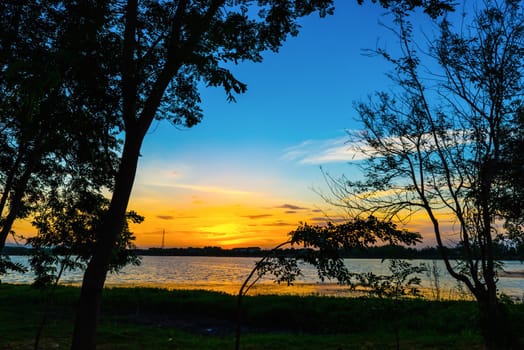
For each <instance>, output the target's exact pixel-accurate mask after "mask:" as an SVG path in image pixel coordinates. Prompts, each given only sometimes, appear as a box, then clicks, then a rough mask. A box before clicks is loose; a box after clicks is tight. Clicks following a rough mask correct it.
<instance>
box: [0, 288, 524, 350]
mask: <svg viewBox="0 0 524 350" xmlns="http://www.w3.org/2000/svg"><path fill="white" fill-rule="evenodd" d="M78 293H79V289H78V288H76V287H58V288H57V290H56V291H55V293H54V294H53V295H52V296H51V297H48V295H47V293H45V292H41V291H38V290H35V289H34V288H32V287H30V286H27V285H6V284H3V285H0V322H1V324H2V327H1V328H0V349H32V348H33V342H34V337H35V334H36V332H37V329H38V325H39V323H40V321H41V319H42V316H43V312H44V310H45V308H46V305H47V308H48V310H49V314H48V319H47V322H46V325H45V328H44V329H43V332H42V344H43V347H41V348H43V349H57V348H59V349H62V348H68V346H69V342H70V336H71V332H72V323H73V319H74V311H75V304H76V300H77V297H78ZM510 312H511V313H512V315H513V316H514V317H515V322H514V324H515V325H516V326H518V327H522V324H524V305H522V304H515V305H510ZM242 315H243V337H242V349H251V350H258V349H277V348H285V349H341V350H343V349H393V348H396V340H395V339H396V336H395V334H396V331H395V330H397V331H398V335H399V339H400V343H401V348H402V349H421V348H424V349H481V348H482V340H481V337H480V335H479V333H478V330H477V328H476V324H477V311H476V305H475V304H474V303H472V302H467V301H445V302H435V301H427V300H418V299H417V300H405V301H400V302H399V303H397V304H395V303H392V302H391V301H390V300H381V299H372V298H340V297H339V298H330V297H315V296H308V297H305V296H271V295H264V296H253V297H247V298H246V299H245V301H244V304H243V308H242ZM235 322H236V298H235V297H234V296H231V295H227V294H225V293H216V292H209V291H194V290H192V291H188V290H174V291H169V290H165V289H149V288H111V289H107V290H105V292H104V300H103V316H102V319H101V323H100V332H99V339H98V344H99V347H98V348H99V349H188V350H192V349H232V348H233V344H234V329H235V325H236V323H235ZM520 334H522V332H520Z"/></svg>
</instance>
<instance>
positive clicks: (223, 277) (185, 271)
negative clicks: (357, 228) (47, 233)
mask: <svg viewBox="0 0 524 350" xmlns="http://www.w3.org/2000/svg"><path fill="white" fill-rule="evenodd" d="M12 260H13V261H14V262H19V263H22V264H24V265H26V266H28V262H27V257H22V256H14V257H12ZM256 261H258V259H257V258H237V257H234V258H228V257H196V256H145V257H143V258H142V264H141V265H140V266H127V267H125V268H124V269H123V270H122V271H121V272H119V273H116V274H110V275H108V278H107V283H106V285H107V286H123V287H134V286H146V287H155V288H167V289H205V290H214V291H220V292H225V293H229V294H236V293H237V292H238V289H239V288H240V285H241V284H242V282H243V281H244V279H245V278H246V276H247V275H248V274H249V272H250V271H251V269H252V268H253V266H254V264H255V262H256ZM345 262H346V265H347V266H348V267H349V268H350V269H351V271H353V272H370V271H371V272H374V273H375V274H383V275H389V274H390V273H389V270H388V264H387V263H382V262H381V260H380V259H346V260H345ZM410 262H411V263H413V264H419V263H422V262H425V263H431V261H424V260H412V261H410ZM437 264H438V268H439V269H440V271H441V277H440V284H441V290H442V295H443V296H444V298H452V299H454V298H458V297H463V295H461V293H462V292H461V290H460V287H459V286H457V282H456V281H455V280H454V279H452V278H451V277H450V276H448V275H447V273H446V272H445V267H444V264H443V263H442V262H441V261H438V262H437ZM504 270H505V271H508V272H509V273H508V274H504V275H502V276H501V277H500V281H499V288H500V290H501V292H504V293H505V294H507V295H510V296H512V297H516V298H522V297H523V293H524V277H522V275H521V274H519V273H518V272H522V271H523V270H524V265H523V264H522V263H520V262H519V261H505V262H504ZM302 272H303V274H304V276H303V277H302V278H300V280H298V281H297V283H296V284H295V285H294V286H291V287H288V286H286V285H277V284H275V283H274V282H272V280H271V279H270V278H265V279H263V280H261V281H260V282H259V283H258V284H257V285H255V287H254V289H252V290H250V294H294V295H309V294H316V295H330V296H331V295H335V296H336V295H348V288H347V287H344V286H339V285H337V284H336V283H334V282H332V281H331V282H330V281H327V282H320V281H319V279H318V276H317V273H316V270H315V269H314V268H312V267H311V266H309V265H302ZM420 277H421V278H422V287H423V288H424V289H425V291H426V294H427V295H429V294H430V293H429V288H430V283H429V280H428V277H427V276H425V275H423V276H420ZM33 278H34V275H33V274H32V273H31V272H29V273H26V274H23V275H22V274H9V275H7V276H4V277H3V278H2V280H3V281H4V282H7V283H31V282H32V280H33ZM81 282H82V272H81V271H72V272H71V271H70V272H67V273H65V274H64V276H63V278H62V280H61V283H62V284H65V285H80V283H81Z"/></svg>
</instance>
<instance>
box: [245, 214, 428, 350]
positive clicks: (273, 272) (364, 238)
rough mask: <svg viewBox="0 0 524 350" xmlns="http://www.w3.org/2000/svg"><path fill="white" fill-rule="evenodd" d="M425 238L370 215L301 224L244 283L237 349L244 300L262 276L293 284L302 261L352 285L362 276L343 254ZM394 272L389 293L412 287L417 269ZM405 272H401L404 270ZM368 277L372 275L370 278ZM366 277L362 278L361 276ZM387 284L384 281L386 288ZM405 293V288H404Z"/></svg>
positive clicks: (321, 274)
mask: <svg viewBox="0 0 524 350" xmlns="http://www.w3.org/2000/svg"><path fill="white" fill-rule="evenodd" d="M421 238H422V236H421V235H420V234H419V233H416V232H409V231H407V230H403V229H398V228H397V225H395V224H394V223H392V222H383V221H379V220H377V218H375V217H373V216H370V217H368V218H365V219H362V218H355V219H351V220H347V221H346V222H344V223H341V224H333V223H331V222H328V223H327V224H326V225H324V226H319V225H314V226H311V225H308V224H307V223H303V224H301V225H300V226H299V227H297V229H296V230H294V231H291V232H290V233H289V240H288V241H286V242H283V243H281V244H279V245H277V246H276V247H275V248H273V249H271V250H270V251H269V252H268V253H267V254H266V255H265V256H264V257H262V259H260V260H259V261H257V262H256V263H255V267H254V268H253V269H252V270H251V272H250V273H249V275H248V276H247V277H246V279H245V280H244V283H242V286H241V287H240V289H239V291H238V295H237V328H236V341H235V349H236V350H238V349H240V333H241V317H242V309H241V307H242V300H243V298H244V296H246V295H247V293H248V292H249V290H250V289H251V288H252V287H253V286H254V285H255V284H256V283H257V282H258V281H259V280H260V279H262V278H263V277H265V276H268V275H269V276H273V277H274V280H275V282H277V283H278V284H280V283H287V285H288V286H289V285H292V284H293V282H294V281H295V280H296V279H297V278H298V277H300V276H301V275H302V271H301V269H300V266H299V262H305V263H308V264H311V265H313V266H314V267H315V268H316V269H317V273H318V277H319V278H320V280H322V281H324V280H325V279H334V280H337V281H338V283H340V284H352V283H353V281H352V279H354V278H355V277H357V278H361V275H360V274H355V273H352V272H351V271H350V269H349V268H348V266H346V265H345V264H344V258H343V257H344V253H348V252H349V251H351V250H353V249H362V248H367V247H369V246H371V245H375V244H377V243H378V242H380V243H389V244H406V245H414V244H416V243H418V242H420V239H421ZM286 245H291V246H298V247H301V248H302V249H298V250H293V251H292V253H290V252H289V251H282V248H283V247H285V246H286ZM397 266H399V267H398V268H397V269H396V270H395V271H393V272H396V274H395V275H394V278H389V279H383V280H382V281H383V282H384V280H387V283H389V284H388V287H387V288H386V287H385V288H383V290H384V291H385V290H386V289H387V290H388V291H389V290H390V289H392V288H391V287H390V286H391V285H394V287H395V289H394V290H395V291H396V292H397V293H399V290H400V288H401V287H404V286H405V285H406V284H413V282H414V280H410V281H408V282H406V279H407V277H408V276H409V275H410V274H412V273H415V272H420V271H419V270H417V269H416V268H412V269H409V271H408V272H407V273H406V272H405V271H407V270H408V268H407V267H406V266H405V265H402V263H401V262H398V263H396V265H395V267H397ZM401 270H402V271H401ZM368 276H369V275H368ZM362 278H363V277H362ZM385 283H386V282H384V285H385ZM402 291H403V292H404V289H402Z"/></svg>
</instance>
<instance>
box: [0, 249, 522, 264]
mask: <svg viewBox="0 0 524 350" xmlns="http://www.w3.org/2000/svg"><path fill="white" fill-rule="evenodd" d="M301 250H302V249H295V248H288V249H281V250H279V252H280V253H281V254H283V255H289V256H292V255H295V254H297V253H299V252H300V251H301ZM270 251H271V250H270V249H262V248H260V247H244V248H232V249H225V248H222V247H187V248H138V249H133V252H134V253H135V254H136V255H139V256H214V257H263V256H266V255H267V254H268V253H269V252H270ZM446 251H447V255H448V256H449V257H450V258H451V259H460V257H461V252H460V250H459V249H458V248H446ZM3 254H5V255H30V254H31V248H29V247H25V246H6V247H5V248H4V251H3ZM341 256H342V257H344V258H351V259H428V260H440V259H441V254H440V251H439V250H438V249H437V248H436V247H423V248H410V247H403V246H398V245H384V246H380V247H369V248H366V249H353V250H351V251H350V252H341ZM495 256H496V259H498V260H520V261H523V260H524V252H520V251H518V250H516V249H507V248H505V247H499V248H498V249H496V250H495Z"/></svg>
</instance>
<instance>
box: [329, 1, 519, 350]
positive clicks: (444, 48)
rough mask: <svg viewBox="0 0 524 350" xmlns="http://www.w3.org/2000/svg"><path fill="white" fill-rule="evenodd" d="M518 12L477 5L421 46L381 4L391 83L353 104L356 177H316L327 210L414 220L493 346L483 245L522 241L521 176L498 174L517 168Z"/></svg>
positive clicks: (497, 312) (496, 332)
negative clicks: (450, 250) (395, 47)
mask: <svg viewBox="0 0 524 350" xmlns="http://www.w3.org/2000/svg"><path fill="white" fill-rule="evenodd" d="M522 11H523V10H522V7H521V4H520V2H518V1H503V2H495V1H486V2H485V4H484V7H482V8H479V9H478V10H477V12H476V13H475V15H474V16H473V19H472V20H471V22H469V23H466V22H465V21H466V19H467V18H468V17H467V16H466V15H465V16H464V17H463V20H464V22H463V23H461V27H462V28H465V29H460V30H455V29H454V27H453V23H452V22H451V21H450V20H449V19H448V18H446V17H444V18H443V19H442V20H440V21H438V22H437V23H436V25H437V26H438V28H439V30H440V34H439V36H438V37H437V38H435V39H433V40H431V41H429V42H428V47H427V48H421V44H420V43H419V42H417V40H416V35H415V33H414V29H413V25H412V24H411V23H410V22H409V14H407V13H406V11H405V9H404V8H402V7H396V8H393V9H392V13H393V15H394V20H395V24H396V33H397V34H398V36H399V43H400V53H399V54H398V55H397V56H395V55H393V54H391V53H390V52H388V51H386V50H384V49H377V50H376V51H375V53H376V54H378V55H380V56H382V57H383V58H385V59H386V60H387V61H389V62H390V63H391V64H392V65H393V67H394V71H393V72H392V73H391V74H390V75H389V77H390V78H391V79H392V80H393V82H394V83H395V84H396V87H397V88H396V89H394V90H392V91H390V92H378V93H376V94H375V96H374V97H373V98H370V100H369V102H360V103H357V104H356V109H357V111H358V113H359V115H360V119H361V121H362V122H363V124H364V128H365V131H363V132H362V133H360V134H356V135H353V137H354V141H356V142H357V143H356V144H357V145H360V146H357V148H359V149H360V150H361V151H362V152H363V154H365V156H366V157H367V158H366V159H365V160H364V161H363V162H362V163H361V165H362V169H363V170H364V174H365V180H363V181H351V180H348V179H345V178H342V179H333V178H330V177H328V179H330V181H331V184H332V187H333V194H335V196H336V198H337V200H340V201H341V202H339V204H340V205H343V206H346V207H347V208H348V209H350V211H353V212H354V213H355V215H369V213H372V214H376V215H379V216H380V217H383V218H386V219H393V218H396V219H401V220H406V221H407V220H409V218H411V217H412V216H413V214H414V213H415V212H417V211H422V212H424V213H425V215H426V217H427V220H428V222H430V223H431V225H432V227H433V231H434V233H435V238H436V241H437V244H438V246H439V247H440V250H441V253H442V257H443V259H444V262H445V265H446V269H447V271H448V272H449V273H450V274H451V275H452V276H453V277H454V278H456V279H457V280H458V281H460V282H462V283H464V284H465V285H466V286H467V288H468V289H469V290H470V291H471V293H472V294H473V295H474V296H475V298H476V299H477V301H478V302H479V307H480V310H481V315H482V317H481V323H482V324H483V332H484V335H485V339H486V344H487V347H488V348H493V349H498V348H507V347H509V346H510V345H509V344H510V342H511V340H510V339H508V335H507V332H505V328H506V327H507V326H506V325H507V319H505V316H504V312H503V310H502V309H501V307H500V304H499V302H498V300H497V296H496V293H497V288H496V282H497V277H496V272H497V266H496V261H495V260H496V257H495V254H494V253H495V250H494V247H495V242H496V239H500V238H501V237H502V238H505V239H510V240H513V241H514V242H515V241H516V242H518V241H520V240H521V237H522V230H520V229H518V222H519V221H520V220H521V219H522V218H519V216H520V215H521V214H522V212H521V211H519V209H515V208H516V207H517V208H519V207H521V206H520V205H519V204H518V203H519V201H520V200H519V198H520V197H521V192H522V187H521V185H522V184H521V177H517V176H514V175H512V174H514V173H513V172H512V171H509V170H508V167H510V168H511V167H512V166H515V167H516V168H517V169H520V168H521V167H522V162H521V161H520V160H519V159H520V158H521V156H517V155H516V154H515V152H518V153H521V152H520V151H516V149H514V148H513V147H512V146H510V145H511V144H512V142H513V140H519V138H520V137H521V136H519V135H521V131H519V130H520V128H521V123H519V122H518V120H519V116H520V114H521V109H522V86H523V84H524V79H523V78H524V75H523V70H522V67H523V66H524V65H523V62H524V49H523V48H524V46H523V44H524V21H523V19H524V15H523V12H522ZM420 52H426V53H428V56H422V55H421V54H420ZM428 70H429V71H430V72H429V73H427V71H428ZM506 135H510V136H509V138H507V137H506ZM508 139H509V140H510V142H508ZM517 144H518V143H517ZM510 159H511V160H512V161H516V164H514V165H512V166H509V164H510V162H509V160H510ZM515 223H517V225H516V226H515ZM504 226H505V227H506V228H509V229H507V230H505V229H503V227H504ZM512 228H513V229H512ZM514 228H517V229H514ZM451 237H453V238H454V239H458V240H459V242H460V246H461V248H462V262H461V263H460V264H458V265H457V266H454V264H453V262H452V261H451V259H450V257H449V256H447V254H446V253H447V252H446V250H445V249H444V247H445V243H446V240H447V239H449V238H451Z"/></svg>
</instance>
